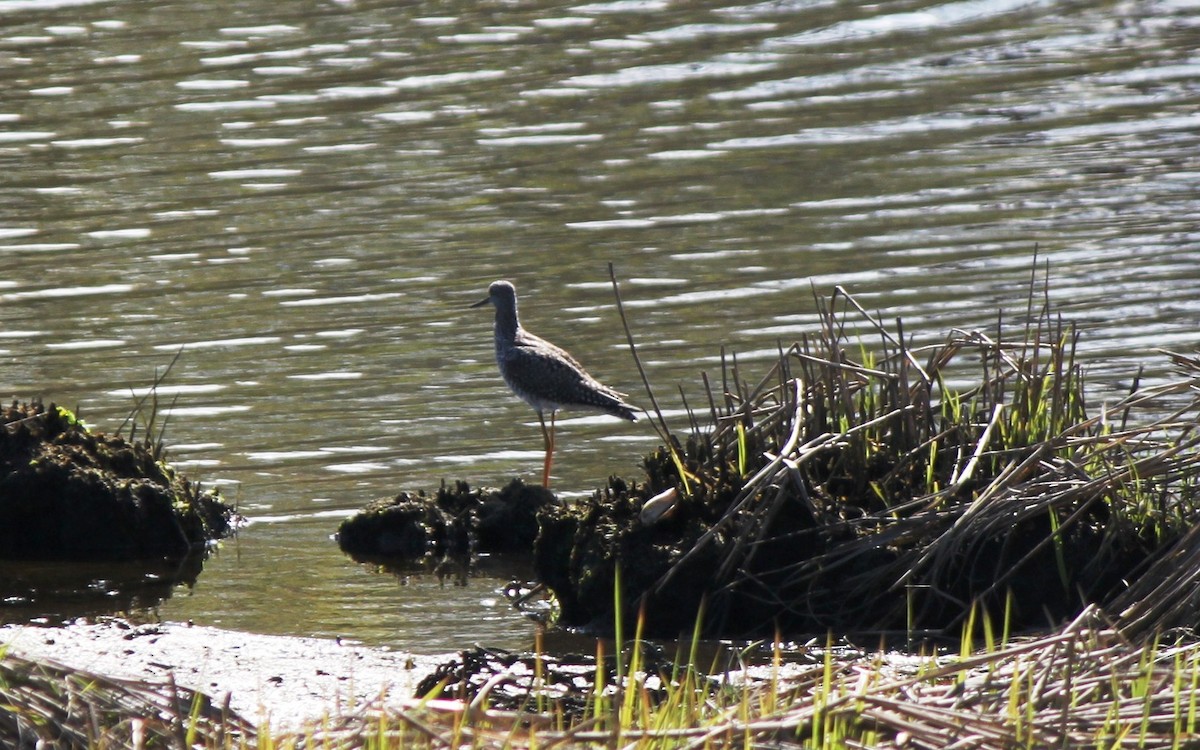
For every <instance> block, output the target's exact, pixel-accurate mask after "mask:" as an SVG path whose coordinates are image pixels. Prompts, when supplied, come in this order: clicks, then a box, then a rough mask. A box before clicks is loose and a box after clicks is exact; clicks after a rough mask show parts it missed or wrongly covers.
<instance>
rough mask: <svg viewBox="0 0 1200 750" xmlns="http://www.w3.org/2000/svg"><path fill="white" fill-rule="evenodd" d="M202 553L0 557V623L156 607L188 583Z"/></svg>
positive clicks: (137, 611) (201, 563)
mask: <svg viewBox="0 0 1200 750" xmlns="http://www.w3.org/2000/svg"><path fill="white" fill-rule="evenodd" d="M204 557H205V555H204V554H203V553H200V554H195V555H192V556H190V557H188V558H186V559H184V560H182V561H179V562H170V563H168V562H161V563H154V562H130V563H89V564H81V563H79V562H77V561H72V562H17V561H13V560H0V624H9V623H24V622H30V621H38V622H41V623H44V624H48V625H56V624H59V623H64V622H70V621H72V620H74V619H76V618H79V617H93V616H98V615H108V614H114V613H135V614H138V615H141V614H144V613H147V612H150V611H153V610H155V609H156V608H157V607H158V606H159V605H160V604H162V603H163V602H164V601H166V600H167V599H170V598H171V596H172V595H173V594H174V593H175V591H176V590H177V589H178V588H179V587H181V586H182V587H190V586H192V585H194V584H195V583H196V578H197V576H199V575H200V570H201V568H203V566H204Z"/></svg>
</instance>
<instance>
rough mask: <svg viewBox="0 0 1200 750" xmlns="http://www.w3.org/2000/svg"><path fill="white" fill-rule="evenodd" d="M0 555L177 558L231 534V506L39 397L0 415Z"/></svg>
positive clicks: (143, 448) (153, 453) (137, 445)
mask: <svg viewBox="0 0 1200 750" xmlns="http://www.w3.org/2000/svg"><path fill="white" fill-rule="evenodd" d="M0 475H2V477H0V557H3V558H6V559H20V560H42V561H44V560H71V561H107V562H113V561H133V560H163V559H167V560H184V559H186V558H188V557H189V556H192V555H194V554H196V553H197V552H200V551H202V550H203V549H204V547H205V545H206V544H207V543H208V542H210V541H213V540H216V539H220V538H222V537H224V536H227V535H228V534H229V533H231V531H232V529H233V524H234V511H233V509H232V508H231V507H230V506H228V505H226V504H225V503H223V502H222V501H221V499H220V497H219V495H218V494H217V493H216V492H215V491H211V490H205V489H201V488H200V487H199V485H197V484H195V483H193V482H191V481H189V480H188V479H187V478H185V477H183V476H182V475H180V474H178V473H177V472H175V471H174V470H173V469H172V468H171V467H170V466H169V465H168V464H167V463H166V462H165V461H163V460H162V457H161V451H158V450H155V447H154V446H152V445H151V444H149V442H148V441H147V442H132V441H130V440H126V439H125V438H124V437H121V436H117V435H107V434H104V433H101V432H98V431H94V430H90V429H88V428H87V427H86V426H85V425H84V424H83V423H82V422H80V421H79V420H78V419H76V418H75V416H74V415H73V414H71V413H70V412H69V411H67V410H65V409H62V408H60V407H58V406H56V405H55V404H53V403H51V404H49V405H48V406H44V405H43V404H42V403H41V402H40V401H33V402H31V403H28V404H19V403H17V402H13V403H12V404H11V405H9V406H6V407H3V408H2V409H0Z"/></svg>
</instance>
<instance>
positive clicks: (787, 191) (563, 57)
mask: <svg viewBox="0 0 1200 750" xmlns="http://www.w3.org/2000/svg"><path fill="white" fill-rule="evenodd" d="M397 6H400V7H397ZM1198 46H1200V3H1197V2H1195V0H1190V1H1189V0H1161V1H1146V2H1141V1H1137V0H1130V1H1128V2H1086V1H1085V2H1055V1H1054V0H1041V1H1036V0H1027V1H1026V0H959V1H957V2H944V3H936V2H923V1H922V0H911V1H908V2H900V1H889V2H882V3H872V4H860V3H854V2H837V1H834V0H771V1H768V2H750V3H738V4H735V3H729V2H716V1H713V2H672V1H671V0H615V1H613V2H596V3H582V4H572V3H550V2H544V1H538V0H516V1H514V2H483V3H480V2H454V1H453V0H450V1H445V0H443V1H439V2H436V3H434V2H425V3H404V4H397V3H385V2H380V1H378V0H362V1H359V2H350V1H346V2H315V1H312V0H293V1H292V2H287V3H278V2H274V3H265V2H238V3H207V2H203V3H202V2H196V3H186V2H158V1H155V2H142V1H140V0H139V1H128V2H121V1H117V2H103V3H101V2H88V1H87V0H46V1H44V2H35V1H33V0H0V71H2V72H0V167H2V169H3V173H2V174H0V349H3V352H4V361H5V366H4V367H3V368H2V369H0V387H3V388H5V389H6V390H7V392H9V393H12V394H15V395H17V396H19V397H21V398H28V397H30V396H35V395H39V394H41V395H43V396H44V397H45V398H46V400H48V401H49V400H54V401H56V402H58V403H60V404H64V405H68V406H72V407H73V406H76V405H78V407H79V410H80V411H81V412H82V415H83V416H84V418H85V419H87V420H88V421H89V422H91V423H92V424H94V425H96V426H97V427H100V428H102V429H107V430H114V429H116V427H117V426H118V425H119V424H120V423H121V422H122V420H123V419H124V417H125V416H126V414H127V413H128V412H129V411H130V409H131V407H132V405H133V403H134V402H135V398H136V394H139V393H142V392H143V391H144V389H145V388H146V387H147V386H149V385H150V383H151V382H152V381H153V380H154V377H155V372H156V370H161V369H162V368H164V367H165V366H166V365H167V363H169V362H170V361H171V359H172V357H173V356H174V355H175V353H176V352H178V351H180V350H182V356H181V357H180V360H179V362H178V363H177V364H176V366H175V368H174V370H173V371H172V372H171V374H170V377H169V378H168V380H167V381H166V382H165V383H164V385H163V387H162V388H161V389H160V391H159V400H160V404H162V406H163V410H164V411H169V413H170V421H169V424H168V427H167V434H166V438H167V442H168V444H169V445H170V447H171V455H172V456H173V457H174V458H175V460H176V461H177V463H179V464H180V465H181V466H182V467H183V469H184V470H185V471H186V472H187V473H188V474H189V476H192V477H195V478H199V479H201V480H202V481H203V482H206V483H208V484H213V485H219V486H221V488H222V490H223V492H224V493H225V494H226V496H227V497H228V498H229V499H230V500H233V501H236V503H237V504H238V506H239V508H240V509H241V511H242V512H243V513H244V514H245V515H246V516H247V517H248V518H249V519H250V520H251V524H250V525H249V526H248V527H247V528H246V529H244V530H243V532H242V533H241V535H240V536H239V537H238V538H237V539H236V540H233V541H229V542H227V543H226V544H225V545H224V547H223V548H222V550H221V552H220V553H219V554H218V555H217V556H216V557H215V558H213V559H211V560H209V561H208V562H207V563H206V565H205V568H204V571H203V573H202V574H201V575H200V576H199V578H198V580H197V582H196V583H195V585H194V586H193V587H191V588H190V589H189V588H182V587H181V588H178V589H177V590H176V591H175V594H174V596H172V597H171V598H169V599H167V600H166V601H164V602H163V603H162V604H161V605H160V607H159V613H160V615H161V616H162V617H164V618H169V619H189V618H190V619H193V620H195V621H197V622H201V623H205V624H216V625H223V626H227V627H239V628H248V629H253V630H257V631H261V632H279V633H295V634H320V635H341V636H343V637H349V638H355V639H358V640H363V641H366V642H368V643H379V644H390V645H395V646H398V647H403V648H411V649H414V650H418V651H437V650H449V649H453V648H456V647H459V646H463V645H467V644H469V643H470V642H473V641H478V642H485V643H489V644H491V645H511V646H516V645H521V644H523V643H525V642H526V641H527V640H528V639H529V637H530V632H531V628H530V626H529V625H528V624H527V623H526V622H524V621H523V620H522V619H521V618H520V617H519V616H517V615H515V614H513V613H512V612H511V610H510V609H509V608H508V606H507V605H506V604H505V602H504V600H503V597H502V596H501V593H500V589H501V587H502V586H503V584H504V582H505V581H507V580H508V579H509V578H510V577H522V576H523V575H525V572H524V571H522V570H520V569H516V570H514V569H509V568H505V567H498V568H495V567H491V566H490V565H489V566H485V567H484V570H483V572H482V573H481V575H480V576H479V577H477V578H475V579H473V580H472V581H471V582H470V584H469V585H468V586H466V587H454V586H452V585H449V584H447V585H446V586H445V587H442V586H441V585H440V584H439V583H438V582H437V580H436V579H431V578H429V577H428V576H420V575H414V576H409V577H407V578H398V577H396V576H392V575H389V574H380V573H377V572H375V571H373V570H370V569H368V568H366V567H363V566H359V565H357V564H355V563H353V562H351V561H350V560H349V559H347V558H345V557H344V556H342V555H341V553H340V552H338V550H337V547H336V545H335V544H334V542H333V541H332V540H331V534H332V533H333V532H334V530H335V529H336V527H337V524H338V522H339V520H340V519H341V518H342V517H344V516H345V515H347V514H348V513H350V512H353V511H354V510H355V509H357V508H359V507H361V506H362V505H363V504H365V503H366V502H368V501H370V500H372V499H376V498H379V497H383V496H388V495H392V494H394V493H395V492H397V491H399V490H400V489H405V488H407V489H419V488H426V489H432V488H435V487H436V486H437V485H438V483H439V482H440V481H442V480H443V479H445V480H454V479H458V478H465V479H469V480H470V481H472V482H473V483H491V484H495V483H499V482H503V481H506V480H507V479H508V478H510V477H512V476H513V475H522V476H524V477H526V478H527V479H530V480H531V481H534V480H536V479H537V477H538V475H539V472H540V463H541V453H540V451H541V440H540V434H539V432H538V429H537V422H536V419H535V418H534V416H533V413H532V412H531V411H530V410H529V409H528V407H526V406H525V405H524V404H522V403H521V402H519V401H518V400H516V399H515V398H514V397H512V396H510V395H509V394H508V393H507V392H506V391H505V390H504V387H503V385H502V383H501V382H500V379H499V377H498V375H497V374H496V372H495V370H494V364H493V360H492V353H491V327H490V326H491V323H490V318H489V316H488V314H487V313H484V312H482V311H480V310H470V309H468V308H467V306H468V305H469V304H470V303H472V302H475V301H476V300H478V299H480V298H481V297H482V296H483V294H484V292H485V290H486V287H487V284H488V283H489V282H490V281H492V280H493V279H496V278H509V279H512V280H513V281H514V283H516V285H517V287H518V290H519V292H520V293H521V294H522V308H521V309H522V313H523V317H524V319H525V322H526V324H527V325H528V327H529V328H531V329H532V330H534V331H537V332H538V333H540V334H542V335H544V336H546V337H547V338H550V339H552V340H556V341H559V342H560V343H563V344H565V345H567V346H568V347H569V348H570V349H571V350H572V351H573V352H574V353H575V354H576V355H577V356H578V357H579V358H580V359H581V360H582V361H583V362H584V363H585V364H586V365H587V366H588V367H589V369H590V370H592V372H593V373H594V374H596V375H597V376H599V377H601V379H603V380H605V381H607V382H609V383H610V384H612V385H614V386H615V387H617V388H619V389H621V390H625V391H627V392H629V393H631V394H635V400H639V399H638V397H639V396H640V395H641V394H640V381H639V379H638V376H637V372H636V369H635V368H634V366H633V364H632V362H631V360H630V358H629V355H628V350H627V349H626V348H625V346H624V334H623V333H622V331H621V328H620V324H619V321H618V319H617V316H616V312H615V308H614V305H613V295H612V291H611V288H610V286H609V284H608V272H607V268H606V264H607V263H608V262H612V263H614V264H615V266H616V270H617V273H618V275H619V276H620V277H621V279H622V280H623V282H624V283H623V286H622V294H623V298H624V300H625V303H626V307H627V311H628V313H629V315H630V318H631V324H632V326H633V328H634V333H635V336H636V337H637V340H638V342H639V348H640V351H641V354H642V356H643V358H644V360H645V361H646V363H647V367H648V374H649V376H650V378H651V379H652V381H653V382H654V383H655V384H656V386H657V387H658V392H659V394H660V396H661V397H662V399H663V401H664V405H665V406H666V407H667V408H669V409H678V407H679V403H678V395H677V393H678V388H679V387H680V386H682V388H683V389H684V391H685V392H691V393H696V394H698V393H699V390H698V389H699V387H700V386H699V381H700V377H699V376H700V372H701V371H705V370H708V371H712V370H713V369H714V368H715V367H716V366H717V364H716V363H717V361H718V358H719V354H720V349H721V347H722V346H725V347H727V349H728V350H730V351H736V352H738V354H739V361H740V363H741V364H742V367H743V368H748V369H749V370H751V371H753V369H754V368H755V367H758V366H761V367H763V368H765V367H766V364H767V359H768V358H770V357H772V356H773V355H774V352H775V351H776V347H777V342H779V341H781V340H782V341H784V342H790V341H791V340H794V339H795V338H798V337H799V336H801V335H803V334H804V333H806V332H810V331H812V330H813V329H814V320H815V315H814V310H815V309H816V304H815V302H814V300H813V290H814V289H815V290H816V292H817V293H818V294H820V295H823V296H825V295H828V294H829V293H830V292H831V290H832V289H833V286H834V285H836V284H841V285H843V286H845V287H846V288H847V289H848V290H849V291H851V292H852V293H854V294H855V295H856V296H857V297H858V299H859V300H860V301H862V302H863V303H864V304H865V305H867V306H869V307H871V308H872V309H874V310H877V311H879V313H880V314H881V315H882V316H883V317H884V318H885V319H893V318H895V317H898V316H902V317H903V319H904V321H905V328H906V331H909V332H911V333H912V334H913V335H915V336H916V337H917V338H918V339H925V340H931V339H939V338H941V337H942V336H943V335H944V333H945V332H946V331H947V330H948V329H949V328H951V327H955V326H957V327H963V328H971V327H980V326H988V325H994V321H995V319H996V315H997V311H998V310H1005V311H1010V312H1013V313H1019V312H1020V311H1023V310H1024V305H1025V290H1026V286H1027V283H1028V279H1029V275H1030V266H1031V262H1032V257H1033V253H1034V248H1035V247H1037V248H1038V257H1039V259H1040V261H1043V262H1045V263H1047V264H1048V265H1049V268H1050V278H1051V282H1050V288H1051V297H1052V299H1053V300H1054V301H1055V302H1056V303H1057V304H1058V305H1059V307H1060V309H1061V310H1062V311H1063V313H1064V315H1066V316H1067V318H1068V319H1070V320H1073V321H1075V322H1077V323H1078V324H1079V325H1080V326H1081V328H1082V329H1083V338H1082V348H1083V349H1084V351H1085V352H1086V356H1087V366H1088V369H1089V372H1090V374H1091V377H1092V379H1093V380H1094V381H1096V383H1097V384H1098V387H1100V388H1102V389H1103V388H1111V389H1117V388H1121V387H1127V386H1128V383H1129V381H1130V380H1131V379H1132V377H1133V375H1134V373H1135V372H1136V370H1137V368H1138V367H1139V366H1140V365H1143V364H1144V365H1146V366H1147V368H1148V376H1149V377H1152V378H1153V377H1163V376H1165V375H1166V374H1167V372H1168V371H1167V368H1166V366H1165V361H1164V360H1163V358H1162V357H1161V356H1159V355H1157V354H1155V353H1154V350H1155V349H1156V348H1159V347H1164V348H1171V349H1178V350H1185V351H1186V350H1194V349H1195V348H1196V346H1197V343H1198V342H1200V330H1198V327H1197V322H1198V319H1200V301H1198V299H1200V265H1198V262H1200V52H1197V48H1198ZM640 400H642V401H644V397H642V398H641V399H640ZM168 406H169V408H167V407H168ZM560 426H561V431H560V433H559V441H558V442H559V454H558V458H557V461H556V471H555V485H556V488H557V489H559V490H561V491H564V492H566V493H567V494H568V495H569V494H584V493H587V492H590V490H591V489H592V488H594V487H596V486H598V485H599V484H600V483H601V482H602V480H603V478H604V477H605V476H606V475H608V474H610V473H621V474H635V473H636V472H637V470H638V469H637V466H638V460H639V457H640V455H641V454H642V453H643V452H644V451H646V450H647V449H649V448H650V447H652V446H653V445H654V444H655V439H654V436H653V434H652V432H651V431H650V429H649V428H648V427H647V426H646V425H645V423H644V422H642V423H639V424H635V425H629V424H626V423H618V422H617V421H615V420H609V419H607V418H594V417H589V416H580V415H574V416H570V415H568V417H567V418H566V419H564V420H562V421H561V422H560ZM518 568H519V566H518Z"/></svg>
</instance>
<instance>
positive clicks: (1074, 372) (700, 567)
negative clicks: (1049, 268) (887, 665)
mask: <svg viewBox="0 0 1200 750" xmlns="http://www.w3.org/2000/svg"><path fill="white" fill-rule="evenodd" d="M1035 303H1037V299H1036V297H1035V296H1034V295H1033V294H1031V295H1030V299H1029V306H1028V311H1027V314H1026V316H1025V318H1024V320H1023V321H1022V322H1021V323H1020V324H1019V325H1018V326H1017V327H1016V329H1015V330H1011V329H1010V326H1008V325H1006V324H1005V322H1004V321H1003V320H1000V321H998V322H997V324H996V328H995V330H992V331H962V330H953V331H950V332H949V333H948V334H947V335H946V336H945V338H944V339H943V340H941V341H939V342H936V343H930V344H918V343H914V341H913V340H912V339H910V338H909V336H908V335H907V334H906V332H905V331H904V328H903V326H902V324H901V323H900V322H899V321H897V322H896V324H895V326H894V327H893V328H889V327H888V326H887V325H885V324H884V323H883V322H882V321H880V320H878V319H876V318H875V317H874V316H872V315H871V314H870V313H868V312H867V311H866V310H865V309H864V307H863V306H862V305H861V304H859V302H858V301H857V300H855V299H854V297H852V296H851V295H850V294H848V293H846V292H845V291H844V290H842V289H840V288H839V289H837V290H836V291H835V292H834V294H833V295H832V298H831V299H830V300H829V301H828V303H827V304H823V305H821V309H820V315H821V325H820V329H819V330H818V331H817V332H816V333H815V334H814V335H812V336H808V337H805V338H804V339H802V340H800V341H798V342H796V343H795V344H793V345H792V346H790V347H787V348H786V349H783V348H782V347H781V351H780V354H779V357H778V359H777V361H776V362H775V364H774V366H773V367H771V368H770V370H769V371H768V372H767V373H766V375H764V376H763V377H762V378H761V379H760V380H759V381H758V382H757V383H754V384H752V383H748V382H746V381H745V380H744V379H743V378H742V376H741V371H740V368H739V366H738V363H737V360H736V358H734V357H727V358H723V367H722V370H721V373H720V383H719V385H714V384H712V383H711V381H710V379H709V378H708V376H707V375H705V378H704V381H705V383H706V384H708V388H707V389H706V392H705V393H704V394H703V395H702V400H701V403H702V404H703V406H702V407H701V408H699V409H693V408H692V407H691V406H689V414H691V429H690V432H689V434H688V435H687V437H686V438H685V439H683V440H682V441H681V440H679V439H677V438H676V437H675V436H673V435H668V445H669V446H670V448H665V449H663V450H661V451H659V452H658V453H656V454H653V455H651V456H650V457H648V458H647V461H646V469H647V475H648V481H647V482H646V483H645V484H644V485H632V484H628V483H626V482H624V481H622V480H617V479H613V480H611V481H610V483H609V486H608V487H607V488H606V489H605V490H604V491H602V492H598V493H597V494H596V495H595V496H594V497H593V498H592V500H591V501H590V502H584V503H580V504H579V505H578V506H577V507H574V508H565V509H557V508H554V509H549V510H547V511H545V512H543V514H542V531H541V534H540V535H539V539H538V545H537V558H538V559H537V567H538V573H539V576H540V577H541V580H543V581H544V582H545V583H546V584H547V585H548V586H549V587H550V588H551V589H552V590H553V591H554V593H555V595H556V597H557V599H558V601H559V603H560V606H561V622H562V623H563V624H566V625H571V626H589V627H593V628H604V627H605V623H611V622H612V617H613V614H614V600H613V590H614V589H613V584H614V581H615V574H616V571H617V569H618V568H620V570H621V573H622V581H623V591H622V596H623V597H624V599H625V601H624V602H623V604H622V607H621V609H623V611H624V612H626V613H627V616H628V617H632V615H633V613H636V612H637V611H638V610H639V608H640V609H642V610H644V612H645V617H646V627H647V629H648V632H649V633H654V634H658V635H674V634H677V633H678V632H681V631H688V630H690V629H691V627H692V624H693V622H694V621H695V618H696V617H697V615H698V613H699V612H700V609H701V605H702V602H706V607H707V610H706V613H705V623H704V626H705V629H706V632H707V633H708V634H710V635H721V636H763V635H770V634H772V633H775V632H782V633H784V634H797V633H825V632H828V631H832V632H836V633H847V634H853V633H858V634H871V635H872V637H874V636H876V635H879V634H883V635H892V636H896V637H901V638H904V639H907V640H908V641H909V642H912V640H913V639H920V638H923V637H932V638H937V637H941V636H945V635H949V636H950V637H954V636H955V634H956V633H957V629H958V627H959V626H960V625H961V624H962V622H963V621H964V620H965V619H966V618H967V617H968V616H969V613H970V612H972V611H973V610H976V609H977V610H978V611H979V612H981V613H982V615H983V616H985V617H989V618H991V619H992V620H993V621H995V622H996V623H998V624H999V623H1003V624H1004V625H1005V626H1006V627H1010V628H1012V629H1014V631H1019V630H1026V629H1044V628H1046V627H1053V626H1055V625H1056V624H1060V623H1062V622H1065V621H1069V620H1071V619H1073V618H1074V617H1075V616H1076V615H1078V614H1079V612H1081V611H1082V610H1083V609H1084V608H1085V607H1087V606H1088V605H1089V604H1097V605H1100V606H1101V607H1103V609H1104V610H1105V611H1106V612H1107V613H1109V614H1110V615H1111V616H1112V617H1113V618H1114V622H1115V623H1116V624H1117V625H1118V626H1119V627H1120V628H1122V629H1124V630H1125V631H1126V632H1128V633H1130V634H1142V635H1148V634H1151V633H1154V632H1158V631H1161V630H1163V629H1166V628H1171V627H1179V626H1194V625H1195V624H1196V623H1197V614H1198V613H1200V534H1198V533H1197V532H1196V531H1195V530H1194V529H1193V527H1194V525H1195V523H1194V522H1195V521H1196V520H1197V517H1198V515H1200V513H1198V509H1197V503H1196V499H1197V476H1200V474H1198V472H1197V464H1198V462H1200V450H1197V441H1198V440H1200V433H1198V432H1197V430H1196V429H1195V428H1196V426H1197V424H1198V422H1197V419H1198V416H1197V415H1198V413H1200V393H1198V384H1200V361H1198V360H1196V359H1195V358H1191V357H1187V356H1183V355H1178V354H1168V355H1167V356H1170V357H1171V359H1172V361H1173V362H1174V363H1175V365H1176V367H1177V368H1178V371H1179V373H1180V377H1179V378H1178V379H1175V380H1172V381H1170V382H1163V383H1155V384H1148V385H1142V384H1141V383H1140V382H1139V381H1140V376H1139V377H1135V378H1134V379H1133V380H1134V385H1133V387H1132V388H1131V389H1130V391H1129V392H1128V393H1127V395H1125V396H1124V397H1123V398H1116V399H1114V400H1113V401H1112V402H1108V403H1100V404H1097V403H1094V402H1092V401H1090V400H1089V398H1088V394H1087V393H1086V390H1085V382H1084V372H1083V367H1082V366H1081V365H1080V364H1079V362H1078V361H1077V358H1076V352H1077V343H1078V338H1079V335H1078V332H1077V331H1076V330H1075V329H1074V328H1073V327H1071V326H1070V325H1067V324H1065V323H1064V322H1063V321H1062V320H1061V319H1060V318H1059V317H1058V316H1057V315H1056V314H1054V313H1053V311H1052V310H1051V308H1050V305H1049V303H1048V301H1043V302H1042V303H1041V304H1040V305H1039V304H1035ZM660 422H661V420H660ZM661 427H662V429H663V431H664V433H666V425H665V422H662V423H661ZM672 495H673V496H674V497H675V498H676V499H675V500H674V502H673V503H672V504H671V508H670V511H669V512H668V513H667V514H665V515H664V516H663V517H662V518H657V519H656V520H653V522H651V521H650V519H651V518H652V517H656V516H657V515H658V513H659V512H661V511H658V510H656V512H655V513H654V514H647V513H646V512H645V506H646V504H647V501H648V500H650V498H651V497H652V496H658V497H659V498H660V499H661V498H662V497H663V496H666V497H668V498H669V497H671V496H672ZM655 502H659V500H655Z"/></svg>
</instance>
